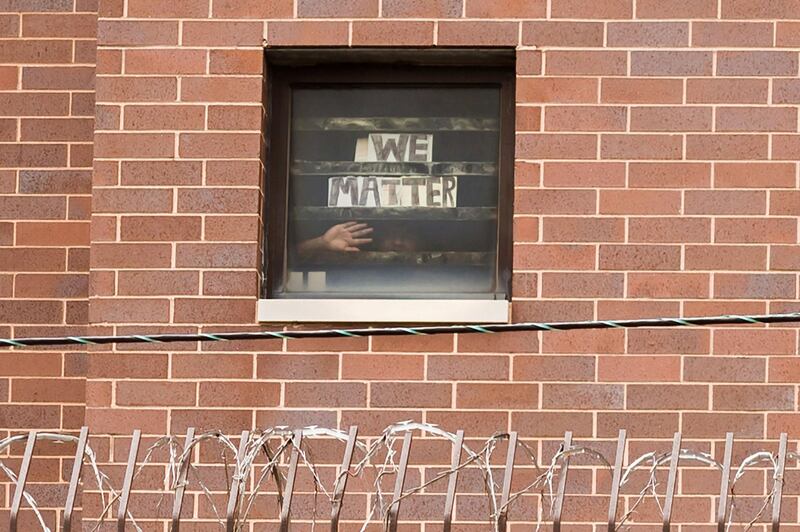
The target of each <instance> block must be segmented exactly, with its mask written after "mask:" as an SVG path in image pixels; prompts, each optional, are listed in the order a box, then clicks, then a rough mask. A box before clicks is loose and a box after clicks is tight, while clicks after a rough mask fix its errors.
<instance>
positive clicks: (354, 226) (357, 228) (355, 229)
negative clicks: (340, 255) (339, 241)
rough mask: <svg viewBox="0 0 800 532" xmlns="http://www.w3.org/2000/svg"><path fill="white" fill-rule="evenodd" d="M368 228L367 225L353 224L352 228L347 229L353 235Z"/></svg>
mask: <svg viewBox="0 0 800 532" xmlns="http://www.w3.org/2000/svg"><path fill="white" fill-rule="evenodd" d="M366 227H367V224H364V223H356V222H353V225H350V226H348V227H346V228H345V229H347V230H348V231H350V232H351V233H352V232H353V231H361V230H363V229H364V228H366Z"/></svg>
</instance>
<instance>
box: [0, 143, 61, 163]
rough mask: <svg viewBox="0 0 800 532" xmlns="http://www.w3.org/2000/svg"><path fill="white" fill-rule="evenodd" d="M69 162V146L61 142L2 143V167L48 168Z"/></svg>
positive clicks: (0, 153)
mask: <svg viewBox="0 0 800 532" xmlns="http://www.w3.org/2000/svg"><path fill="white" fill-rule="evenodd" d="M66 164H67V147H66V145H60V144H21V143H17V144H0V168H2V167H9V166H11V167H22V168H33V167H37V168H43V167H44V168H48V167H63V166H66Z"/></svg>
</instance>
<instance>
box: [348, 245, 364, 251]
mask: <svg viewBox="0 0 800 532" xmlns="http://www.w3.org/2000/svg"><path fill="white" fill-rule="evenodd" d="M344 250H345V251H361V250H360V249H358V248H357V247H355V246H347V247H346V248H344Z"/></svg>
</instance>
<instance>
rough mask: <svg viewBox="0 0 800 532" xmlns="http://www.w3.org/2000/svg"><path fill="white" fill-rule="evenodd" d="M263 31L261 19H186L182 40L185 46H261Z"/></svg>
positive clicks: (264, 3) (273, 3) (232, 4)
mask: <svg viewBox="0 0 800 532" xmlns="http://www.w3.org/2000/svg"><path fill="white" fill-rule="evenodd" d="M227 5H228V6H233V7H234V8H235V6H239V5H244V3H243V2H241V1H238V2H230V3H228V4H227ZM257 5H259V6H262V7H263V8H265V9H269V8H270V7H274V6H279V5H281V4H280V3H279V2H269V3H267V2H257ZM290 7H291V4H290ZM263 32H264V24H263V22H261V21H260V20H252V21H231V20H186V21H184V22H183V32H182V34H181V38H182V40H181V42H182V43H183V44H184V45H185V46H247V45H250V46H261V41H262V39H263ZM165 44H170V43H165Z"/></svg>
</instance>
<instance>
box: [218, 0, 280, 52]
mask: <svg viewBox="0 0 800 532" xmlns="http://www.w3.org/2000/svg"><path fill="white" fill-rule="evenodd" d="M293 11H294V7H293V2H292V0H275V1H272V2H261V1H260V0H212V15H213V16H214V18H246V19H264V18H288V17H291V16H292V14H293ZM251 44H256V43H251Z"/></svg>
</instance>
